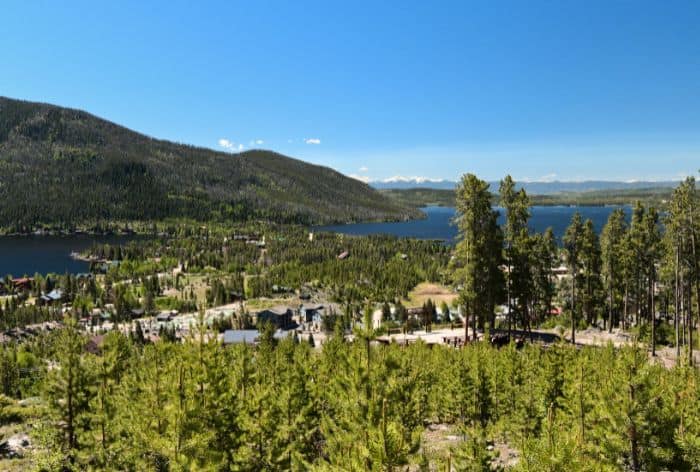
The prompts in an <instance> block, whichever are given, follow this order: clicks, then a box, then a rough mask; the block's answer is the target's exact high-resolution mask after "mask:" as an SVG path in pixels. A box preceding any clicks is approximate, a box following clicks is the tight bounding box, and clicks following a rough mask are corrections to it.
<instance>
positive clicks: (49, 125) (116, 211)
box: [0, 97, 418, 229]
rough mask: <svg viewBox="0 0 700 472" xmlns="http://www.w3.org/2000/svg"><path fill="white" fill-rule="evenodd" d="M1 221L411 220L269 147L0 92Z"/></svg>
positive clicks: (325, 171)
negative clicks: (155, 128) (206, 142)
mask: <svg viewBox="0 0 700 472" xmlns="http://www.w3.org/2000/svg"><path fill="white" fill-rule="evenodd" d="M0 201H2V205H0V226H4V227H8V226H10V227H15V228H17V229H20V228H21V227H31V226H33V225H37V224H41V223H62V224H66V225H72V224H77V223H80V222H83V221H95V220H112V219H121V220H132V219H133V220H156V219H161V218H167V217H189V218H195V219H199V220H208V219H219V220H222V219H228V220H246V219H255V218H264V219H270V220H274V221H279V222H301V223H311V222H314V223H323V222H345V221H356V220H367V219H402V218H406V217H409V216H417V215H418V213H417V211H416V210H413V209H409V208H407V207H404V206H402V205H401V204H399V203H396V202H393V201H391V200H389V199H387V198H386V197H384V196H382V195H380V194H379V193H378V192H377V191H376V190H373V189H372V188H370V187H369V186H367V185H366V184H364V183H362V182H359V181H357V180H355V179H351V178H348V177H346V176H344V175H342V174H340V173H338V172H336V171H334V170H332V169H329V168H327V167H321V166H316V165H311V164H308V163H305V162H302V161H299V160H296V159H292V158H289V157H285V156H282V155H280V154H277V153H274V152H270V151H248V152H242V153H240V154H228V153H222V152H216V151H212V150H209V149H204V148H198V147H194V146H188V145H183V144H177V143H173V142H169V141H163V140H158V139H153V138H150V137H148V136H144V135H142V134H139V133H136V132H134V131H131V130H129V129H126V128H124V127H122V126H119V125H116V124H114V123H110V122H108V121H105V120H103V119H100V118H97V117H95V116H93V115H90V114H89V113H86V112H83V111H79V110H73V109H68V108H62V107H57V106H53V105H47V104H41V103H33V102H26V101H19V100H13V99H9V98H3V97H0Z"/></svg>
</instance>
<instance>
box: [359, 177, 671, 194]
mask: <svg viewBox="0 0 700 472" xmlns="http://www.w3.org/2000/svg"><path fill="white" fill-rule="evenodd" d="M369 184H370V185H371V186H372V187H374V188H376V189H378V190H397V189H413V188H431V189H441V190H452V189H454V188H455V186H456V185H457V182H454V181H450V180H434V179H425V178H402V177H394V178H391V179H386V180H382V181H374V182H370V183H369ZM490 184H491V189H492V191H495V192H497V191H498V185H499V182H490ZM677 185H678V181H634V182H622V181H612V180H586V181H581V182H561V181H552V182H518V186H519V187H522V188H525V191H527V192H528V193H529V194H531V195H554V194H557V193H564V192H577V193H580V192H594V191H601V190H633V189H647V188H671V187H676V186H677Z"/></svg>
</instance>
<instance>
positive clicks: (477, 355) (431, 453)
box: [0, 325, 700, 471]
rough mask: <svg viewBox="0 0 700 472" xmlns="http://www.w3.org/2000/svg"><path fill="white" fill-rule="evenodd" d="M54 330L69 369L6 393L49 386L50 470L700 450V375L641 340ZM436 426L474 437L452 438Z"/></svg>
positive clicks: (45, 425) (42, 463)
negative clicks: (93, 348) (243, 337)
mask: <svg viewBox="0 0 700 472" xmlns="http://www.w3.org/2000/svg"><path fill="white" fill-rule="evenodd" d="M202 334H204V333H202ZM53 336H54V338H53V339H49V340H47V341H45V342H44V343H43V345H42V346H40V347H39V346H37V347H36V349H37V350H38V351H41V352H42V353H43V354H42V355H44V356H46V358H48V359H52V360H53V361H55V362H56V363H57V364H56V365H58V366H60V368H53V369H50V370H49V371H48V372H45V373H42V374H40V375H37V376H35V377H34V380H32V381H31V382H33V383H31V384H30V385H24V386H19V385H18V384H15V383H13V382H17V380H16V379H18V378H19V376H18V375H17V374H16V373H15V374H12V372H16V367H15V364H13V361H12V356H11V355H10V356H9V360H8V361H3V362H0V369H1V370H2V371H1V372H0V374H1V375H0V377H1V378H4V379H7V380H6V385H7V388H6V389H5V390H4V391H5V393H6V394H7V395H20V394H21V393H22V392H24V391H27V392H29V393H31V392H32V391H35V390H36V389H39V390H40V391H42V392H44V393H43V395H44V397H45V399H46V401H47V403H46V404H47V414H46V415H45V416H44V417H43V420H42V421H41V423H40V425H39V426H38V428H39V430H41V431H42V432H43V433H42V435H41V437H43V441H44V444H43V445H44V446H45V447H46V449H44V450H41V451H40V453H39V456H38V466H39V467H40V468H41V470H86V469H92V470H251V471H252V470H404V467H403V466H405V465H406V464H409V463H410V464H422V466H423V467H425V468H426V470H427V468H428V467H429V466H432V467H439V468H443V469H444V468H446V467H447V466H448V464H451V466H452V467H453V469H452V470H489V468H490V466H491V465H493V462H492V460H493V459H494V457H493V456H494V455H495V453H494V452H492V451H491V449H492V448H491V447H487V446H488V445H490V444H494V443H496V444H501V445H506V446H507V447H508V448H509V449H512V450H514V451H517V453H518V455H519V461H518V463H517V465H516V466H515V467H514V469H515V470H537V471H543V470H568V471H575V470H695V469H694V467H696V466H697V464H698V463H700V462H699V461H700V448H698V444H700V413H699V412H698V409H697V408H695V404H696V402H697V401H698V400H700V397H699V395H700V389H699V388H698V382H699V381H700V378H699V377H698V375H699V374H698V371H697V370H695V369H693V368H690V367H686V366H678V367H675V368H673V369H671V370H667V369H664V368H663V367H661V366H657V365H653V364H650V363H649V362H648V361H647V357H646V354H645V353H644V352H643V351H640V350H638V349H635V348H631V347H630V348H623V349H614V348H612V346H610V347H608V348H604V349H601V348H586V349H583V350H577V349H575V348H571V347H568V346H565V345H557V346H553V347H551V348H549V349H542V348H540V347H536V346H531V347H526V348H525V349H523V350H521V351H518V350H516V349H515V348H514V347H513V346H512V345H511V346H510V347H507V348H505V349H502V350H497V349H495V348H492V347H489V346H488V344H484V343H475V344H471V345H468V346H467V347H466V348H465V349H461V350H455V349H451V348H446V347H440V346H436V347H434V348H432V349H431V348H428V347H427V346H426V345H424V344H416V345H412V346H407V347H399V346H397V345H390V346H386V347H371V348H368V347H367V346H368V345H367V344H366V341H367V340H369V339H371V333H367V332H363V331H359V332H358V333H357V336H356V340H355V341H353V342H347V341H345V340H344V339H343V337H342V335H340V334H336V335H334V336H333V337H331V338H330V339H329V340H328V341H327V342H326V343H325V344H324V346H323V349H322V350H316V349H313V348H312V347H311V345H310V344H309V343H308V342H306V341H305V340H302V341H295V340H294V339H293V338H291V337H290V338H288V339H286V340H283V341H281V342H279V343H277V342H275V341H274V340H273V338H272V336H271V332H268V333H267V334H266V335H265V336H263V339H262V340H261V344H260V345H259V346H258V347H257V348H256V349H251V348H250V347H246V346H244V345H237V346H231V347H223V346H221V345H220V344H219V343H218V342H216V341H214V340H208V339H209V338H207V337H206V336H203V335H201V334H193V337H192V339H191V340H190V342H186V343H183V344H172V343H163V342H161V343H156V344H153V345H145V346H142V345H140V344H138V343H135V342H134V341H132V340H130V339H129V338H127V337H124V336H123V335H121V334H119V333H116V332H113V333H110V334H108V335H107V336H106V337H105V338H104V341H103V343H102V345H101V348H100V351H99V352H98V353H97V354H92V353H89V352H87V351H86V343H87V339H86V338H85V337H83V335H82V334H80V332H79V331H77V330H76V329H74V328H73V327H72V326H71V325H69V326H68V327H67V328H66V329H64V330H62V331H61V332H60V333H58V334H54V335H53ZM27 355H28V354H26V353H25V354H24V356H27ZM25 363H26V361H25ZM601 366H605V368H604V369H603V368H601ZM13 369H15V370H13ZM431 424H441V425H446V426H447V427H448V428H449V429H450V430H451V431H453V434H454V435H455V436H456V437H458V438H460V439H461V440H460V441H457V442H452V443H451V446H450V445H448V446H444V447H438V446H439V445H436V444H433V443H431V442H430V439H429V438H428V437H427V436H425V435H423V433H424V432H425V430H426V428H427V427H428V426H429V425H431Z"/></svg>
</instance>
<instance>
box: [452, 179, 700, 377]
mask: <svg viewBox="0 0 700 472" xmlns="http://www.w3.org/2000/svg"><path fill="white" fill-rule="evenodd" d="M499 199H500V202H501V205H502V207H503V210H504V211H505V224H504V225H503V227H499V226H498V225H497V224H496V217H497V212H496V210H494V209H493V208H492V206H491V195H490V193H489V185H488V184H487V183H486V182H484V181H482V180H479V179H478V178H477V177H476V176H474V175H472V174H468V175H465V176H464V177H463V179H462V181H461V183H460V185H459V187H458V189H457V211H458V224H459V229H460V242H459V243H458V245H457V247H456V249H455V257H454V258H453V261H452V265H453V268H454V273H453V274H454V277H455V282H456V283H459V284H460V286H461V287H462V288H463V290H462V291H461V292H460V303H461V304H462V305H463V306H464V307H465V308H466V311H467V313H468V316H469V318H470V319H471V320H472V321H473V323H474V327H475V328H483V327H484V325H485V323H486V322H487V321H488V322H490V326H495V323H494V309H493V308H494V305H495V304H497V303H501V302H505V304H506V316H507V324H508V330H509V331H510V330H511V328H512V326H513V324H515V325H520V326H521V327H522V328H524V329H530V328H531V327H532V324H533V322H534V323H535V324H537V323H539V321H541V320H542V317H541V316H542V315H543V314H545V313H546V314H548V313H549V310H548V309H551V307H552V300H553V296H554V292H553V287H552V283H553V278H552V275H553V268H554V266H555V264H557V263H558V261H559V256H558V255H557V249H556V247H555V245H554V239H553V237H552V235H551V231H547V232H545V233H544V234H530V232H529V229H528V224H527V223H528V219H529V217H530V210H529V208H530V205H531V203H530V198H529V196H528V195H527V194H526V193H525V191H524V190H522V189H521V190H520V191H516V190H515V183H514V182H513V180H512V179H511V178H510V176H507V177H506V178H505V179H503V180H502V181H501V184H500V189H499ZM668 206H669V210H668V212H667V214H666V215H665V216H664V217H663V218H662V216H661V215H660V214H659V212H658V211H657V210H656V209H655V208H654V207H653V206H649V207H645V206H644V205H642V204H641V203H640V202H637V203H636V205H635V206H634V208H633V210H632V216H631V221H629V222H628V221H627V220H626V218H625V214H624V212H623V210H621V209H618V210H615V211H614V212H612V214H611V215H610V217H609V219H608V222H607V223H606V225H605V226H604V228H603V230H602V233H601V235H600V236H599V235H598V234H597V233H596V231H595V230H594V228H593V223H592V222H591V221H590V220H587V221H583V220H582V218H581V216H580V214H578V213H576V214H574V216H573V218H572V220H571V224H570V225H569V227H568V228H567V230H566V233H565V234H564V237H563V238H562V250H561V260H562V261H563V262H564V264H565V267H566V268H567V270H568V278H564V279H563V280H562V281H561V282H560V284H559V299H560V301H561V304H562V306H563V308H564V309H565V316H566V317H568V320H569V323H570V326H571V341H572V342H575V340H576V330H577V329H579V328H581V327H587V326H600V327H602V328H603V329H606V328H607V329H608V330H612V329H613V327H616V328H622V329H625V330H635V331H636V332H637V334H638V335H639V337H640V338H641V339H647V340H649V341H650V344H651V351H652V355H654V354H655V349H656V343H657V342H658V341H662V342H663V343H664V344H670V345H674V346H675V347H676V351H677V357H680V354H681V353H680V350H681V346H688V347H692V346H695V345H696V343H695V342H694V341H693V337H694V332H695V329H696V326H698V318H700V278H699V276H700V255H699V254H698V252H697V250H696V245H697V241H698V235H699V234H700V210H699V208H700V194H698V192H697V189H696V186H695V179H694V178H692V177H689V178H688V179H686V180H685V181H684V182H682V183H681V184H680V185H679V186H678V187H677V188H676V189H675V190H674V191H673V195H672V197H671V200H670V202H669V204H668ZM664 228H665V229H664ZM545 310H546V311H545ZM671 321H672V327H671V325H670V322H671ZM672 333H675V335H674V334H672ZM687 352H688V357H689V361H690V362H691V363H692V362H693V357H692V350H690V349H689V350H688V351H687Z"/></svg>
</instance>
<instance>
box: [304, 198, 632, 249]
mask: <svg viewBox="0 0 700 472" xmlns="http://www.w3.org/2000/svg"><path fill="white" fill-rule="evenodd" d="M616 208H624V209H625V212H626V213H627V214H628V217H629V213H630V208H629V207H617V206H580V207H569V206H536V207H532V209H531V213H532V216H531V217H530V229H531V231H534V232H538V233H539V232H544V231H545V230H546V229H547V228H548V227H550V226H551V227H552V230H553V231H554V235H555V236H556V237H557V238H558V239H561V237H562V236H563V235H564V232H565V231H566V228H567V226H569V223H570V222H571V217H572V216H573V215H574V213H576V212H577V211H578V212H579V213H581V216H582V217H583V220H584V221H585V220H586V219H588V218H590V219H591V221H593V225H594V226H595V228H596V231H600V230H601V228H602V227H603V225H605V222H606V221H607V220H608V217H609V216H610V213H612V212H613V210H615V209H616ZM422 210H423V212H424V213H425V214H426V216H427V218H425V219H423V220H412V221H401V222H396V223H355V224H349V225H330V226H317V227H315V228H314V230H315V231H332V232H336V233H343V234H354V235H367V234H392V235H395V236H399V237H412V238H420V239H440V240H444V241H446V242H449V243H452V242H454V241H455V238H456V237H457V227H456V226H455V225H454V224H452V220H453V218H454V216H455V209H454V208H452V207H426V208H422ZM500 213H501V214H500V216H499V220H498V222H499V223H500V224H503V222H504V219H505V218H504V212H503V210H501V211H500Z"/></svg>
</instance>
